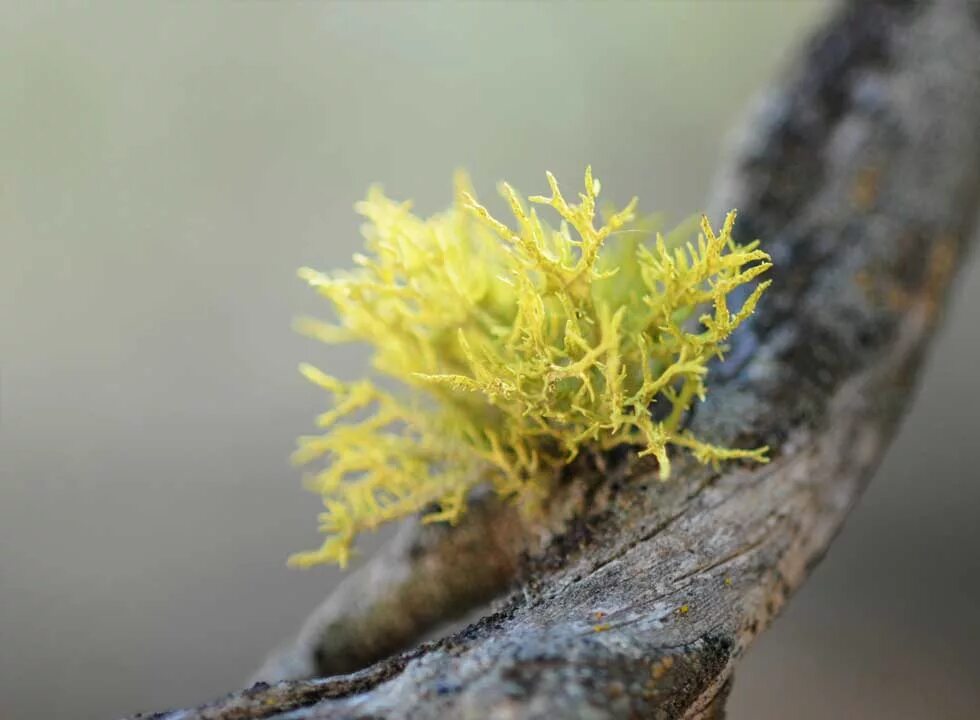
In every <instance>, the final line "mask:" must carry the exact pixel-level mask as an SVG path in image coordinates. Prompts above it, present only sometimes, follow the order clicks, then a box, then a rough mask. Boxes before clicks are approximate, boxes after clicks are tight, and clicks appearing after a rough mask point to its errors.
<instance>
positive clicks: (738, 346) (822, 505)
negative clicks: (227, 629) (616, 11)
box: [154, 0, 980, 720]
mask: <svg viewBox="0 0 980 720" xmlns="http://www.w3.org/2000/svg"><path fill="white" fill-rule="evenodd" d="M714 197H715V200H714V201H713V202H712V205H711V207H712V213H713V214H715V215H718V214H720V212H721V211H722V210H724V209H728V208H730V207H738V208H739V209H740V221H739V223H738V224H737V225H736V229H737V230H738V232H739V233H740V235H741V237H740V239H741V240H746V239H751V238H753V237H761V238H762V239H763V240H764V243H765V248H766V249H767V250H768V251H769V252H770V253H771V254H772V256H773V259H774V261H775V269H774V272H773V279H774V284H773V287H772V288H771V289H770V291H769V293H768V294H767V296H766V298H765V300H764V302H763V303H762V305H761V306H760V309H759V311H758V313H757V314H756V316H755V317H754V318H753V319H752V320H751V322H750V323H748V324H747V325H746V326H743V328H741V329H740V330H739V331H738V333H737V335H736V337H735V338H734V342H733V345H732V350H731V352H730V354H729V356H728V358H727V359H726V361H725V362H723V363H721V364H718V365H716V366H715V367H714V368H713V369H712V375H711V377H710V378H709V387H710V388H711V393H710V396H709V398H708V400H707V401H706V402H704V403H702V404H701V405H700V406H698V408H697V409H696V412H695V414H694V416H693V418H692V419H691V421H690V422H691V423H692V425H693V426H694V427H695V429H696V430H697V433H698V435H699V436H700V437H705V438H707V439H710V440H712V441H714V442H719V443H723V444H735V445H738V446H746V447H748V446H757V445H762V444H765V445H769V446H770V447H771V448H772V453H771V454H772V458H773V460H772V462H771V463H770V464H769V465H766V466H756V465H751V466H749V465H746V466H742V467H739V466H735V465H726V466H725V467H724V468H723V470H722V472H721V473H718V472H714V471H711V470H710V469H707V468H705V467H703V466H700V465H698V464H696V463H695V462H693V461H691V460H690V459H687V458H684V457H678V458H677V462H676V468H675V473H674V476H673V478H672V479H671V480H670V481H669V482H666V483H660V482H658V481H657V480H656V479H655V474H654V473H653V472H652V470H651V468H650V467H649V466H648V465H645V464H644V463H643V462H637V461H636V460H635V459H634V457H633V455H632V453H631V452H629V451H628V450H621V451H617V452H615V453H612V454H611V455H609V456H607V457H602V458H596V459H595V460H594V462H592V463H590V462H588V461H586V460H583V461H582V462H580V463H578V464H577V466H576V467H575V468H570V469H569V472H568V480H567V482H566V483H565V484H564V485H563V486H562V489H561V490H560V491H559V493H558V495H557V496H556V498H555V501H554V507H553V508H552V514H551V516H550V518H549V522H548V523H547V524H546V525H545V526H544V527H537V526H531V525H529V524H527V523H526V522H524V521H522V520H521V519H520V518H519V516H518V514H517V513H515V512H514V511H513V509H512V508H508V507H506V506H501V505H500V504H497V503H493V502H489V503H487V504H486V505H485V506H483V507H482V508H481V509H480V510H479V511H478V512H475V513H473V514H471V515H469V516H468V518H467V519H466V521H464V524H463V525H461V526H460V527H459V528H456V529H452V530H447V529H439V530H425V531H423V532H424V533H430V534H429V535H417V534H413V533H414V532H415V531H412V530H409V531H406V534H405V535H404V536H403V538H402V539H401V540H399V541H398V542H399V543H401V545H395V546H394V547H393V548H392V549H390V550H389V551H388V553H386V554H384V555H382V556H379V557H378V558H376V559H375V560H374V561H373V562H372V563H371V564H369V566H368V567H366V568H365V569H364V570H362V571H360V573H359V574H357V575H354V576H351V578H349V579H348V581H347V582H346V583H345V585H344V587H343V588H342V589H341V590H340V591H339V595H337V596H334V598H332V599H331V600H329V601H328V604H327V605H326V606H325V607H324V608H322V609H321V611H320V612H319V614H318V616H317V618H316V619H314V620H313V621H311V624H310V625H308V627H307V629H306V630H304V633H303V635H302V637H301V640H300V642H299V643H298V644H297V645H295V646H293V648H292V650H291V651H288V652H287V653H285V655H283V656H280V662H278V663H276V662H274V663H272V664H270V665H269V666H267V667H266V669H265V671H264V673H263V674H264V675H265V677H267V678H272V679H278V678H282V677H297V676H306V675H311V674H316V675H320V674H327V673H334V672H346V671H350V670H352V669H354V668H356V667H360V666H362V665H364V664H366V663H368V662H372V661H375V660H378V662H376V663H375V664H373V665H371V666H369V667H366V668H365V669H362V670H357V671H356V672H353V673H351V674H348V675H344V676H340V677H332V678H325V679H320V680H307V681H294V682H282V683H279V684H277V685H274V686H269V685H266V684H263V683H260V684H257V685H256V686H254V687H253V688H251V689H249V690H246V691H243V692H241V693H238V694H235V695H231V696H229V697H227V698H225V699H223V700H221V701H218V702H216V703H213V704H211V705H208V706H205V707H202V708H198V709H196V710H186V711H178V712H175V713H165V714H162V715H158V716H154V717H158V718H166V719H167V720H177V718H181V720H191V719H196V718H202V719H203V718H228V719H231V718H238V719H250V718H283V719H285V718H287V717H288V718H290V719H292V720H301V719H306V718H352V717H358V718H369V717H402V718H445V717H460V718H470V717H472V718H488V717H493V718H545V717H547V718H559V717H561V718H564V717H569V718H571V717H575V718H581V717H588V718H597V719H599V718H633V717H651V718H707V717H718V713H719V712H720V708H721V706H722V705H723V697H724V693H725V692H726V691H727V688H728V687H729V686H730V678H731V673H732V669H733V667H734V664H735V662H736V660H737V659H738V657H739V656H740V655H741V654H742V652H743V651H744V650H745V648H746V647H747V646H748V644H749V643H750V642H751V640H752V639H753V638H754V637H755V635H757V634H758V633H759V632H760V631H761V630H763V629H764V628H765V627H766V625H767V624H768V623H769V622H770V621H771V619H772V618H773V617H774V615H775V614H776V613H777V612H778V611H779V609H780V608H781V606H782V605H783V603H784V602H785V601H786V598H787V597H788V595H789V594H790V593H791V592H792V591H793V590H794V589H795V588H796V587H798V586H799V585H800V584H801V583H802V582H803V580H804V579H805V577H806V575H807V573H808V571H809V570H810V568H812V567H813V565H814V564H815V563H816V562H818V561H819V559H820V557H821V556H822V555H823V553H824V552H825V551H826V549H827V547H828V545H829V543H830V541H831V539H832V538H833V536H834V534H835V533H836V532H837V530H838V528H839V527H840V525H841V523H842V521H843V520H844V518H845V516H846V514H847V512H848V510H849V509H850V507H851V506H852V505H853V503H854V502H855V500H856V499H857V497H858V495H859V494H860V492H861V490H862V488H863V486H864V484H865V482H866V479H867V478H868V476H869V473H870V472H871V471H872V470H873V469H874V467H875V466H876V464H877V462H878V460H879V458H880V456H881V454H882V452H883V450H884V448H885V446H886V444H887V442H888V440H889V438H890V437H891V435H892V433H893V431H894V429H895V426H896V423H897V422H898V420H899V418H900V416H901V414H902V412H903V410H904V409H905V407H906V405H907V404H908V401H909V398H910V394H911V391H912V388H913V384H914V379H915V374H916V371H917V369H918V367H919V365H920V362H921V360H922V358H923V354H924V351H925V350H926V348H927V345H928V342H929V338H930V336H931V334H932V331H933V329H934V328H935V326H936V323H937V320H938V317H939V311H940V308H941V306H942V302H943V298H944V296H945V294H946V292H947V289H948V287H949V284H950V281H951V278H952V276H953V274H954V271H955V269H956V268H957V267H958V265H959V264H960V263H961V261H962V255H963V253H964V251H965V250H966V246H967V240H968V239H969V238H970V237H972V235H973V230H974V224H975V221H976V216H977V208H978V200H980V2H978V0H933V1H932V2H926V1H924V0H923V1H918V2H917V1H913V0H901V1H897V0H890V1H886V0H860V1H859V0H855V1H854V2H852V3H850V4H849V5H846V6H844V7H842V8H841V9H840V10H839V11H838V12H837V14H836V15H835V17H834V18H833V19H832V20H831V21H830V22H829V23H828V25H827V26H826V27H825V28H823V29H822V30H820V31H819V32H818V33H817V34H816V36H815V37H814V39H813V40H812V41H811V43H810V44H809V46H808V47H807V48H806V50H805V52H803V53H802V56H801V58H800V60H799V61H798V62H797V64H796V66H795V68H794V69H793V70H792V71H791V72H790V73H789V74H788V75H787V76H786V78H785V79H784V81H783V82H782V83H781V84H780V86H779V87H778V88H777V89H775V90H773V91H772V92H771V93H770V94H769V95H768V96H767V97H766V98H765V100H764V102H763V103H762V104H761V106H760V108H759V110H758V112H757V113H756V115H755V116H754V117H753V118H752V119H751V120H750V122H749V123H748V125H747V127H746V131H745V133H744V137H743V138H742V140H741V142H740V143H739V145H738V147H737V151H736V152H735V154H734V155H733V156H732V158H730V159H729V161H728V162H727V164H726V165H725V167H723V168H722V171H721V173H720V174H719V180H718V183H717V189H716V191H715V194H714ZM467 527H468V529H467ZM483 538H486V540H484V539H483ZM529 542H530V543H531V545H530V547H531V548H532V550H533V552H531V553H530V555H529V556H528V557H525V558H524V559H523V560H522V559H521V558H520V548H522V547H524V546H525V545H526V543H529ZM519 570H520V578H521V579H520V590H519V591H517V592H515V593H514V594H512V595H511V596H510V597H509V598H507V599H506V600H505V601H503V602H502V603H500V604H499V605H498V606H497V607H496V609H495V610H494V612H492V613H490V614H488V615H486V616H485V617H483V618H482V619H481V620H480V621H478V622H476V623H475V624H473V625H470V626H469V627H467V628H466V629H465V630H463V631H461V632H459V633H456V634H454V635H451V636H449V637H446V638H444V639H441V640H438V641H436V642H432V643H427V644H423V645H420V646H418V647H416V648H415V649H413V650H409V651H408V652H405V653H403V654H401V655H396V656H394V657H389V658H388V659H381V658H383V657H384V656H386V655H388V654H389V653H391V652H392V651H394V650H396V649H398V648H401V647H404V646H407V645H408V644H409V643H411V642H412V641H414V640H415V639H416V638H417V637H418V636H419V635H420V634H421V633H423V632H425V631H426V630H428V629H430V628H431V627H432V626H433V625H434V624H435V623H436V622H438V621H440V620H442V619H445V618H446V616H447V615H451V614H459V613H461V612H463V611H465V610H466V609H467V608H469V607H471V606H473V605H475V604H479V603H481V602H484V601H485V600H486V599H487V598H488V597H490V596H492V595H494V594H495V593H496V592H497V591H498V590H500V589H502V588H504V587H505V586H507V585H508V584H509V583H511V582H512V581H513V579H514V577H515V573H518V571H519ZM378 578H386V579H385V580H383V581H379V580H378ZM283 658H285V659H283Z"/></svg>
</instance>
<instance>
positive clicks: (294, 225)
mask: <svg viewBox="0 0 980 720" xmlns="http://www.w3.org/2000/svg"><path fill="white" fill-rule="evenodd" d="M827 9H828V5H827V4H826V3H823V2H807V1H803V0H797V1H796V2H775V1H773V2H734V1H731V0H720V1H719V2H708V1H701V2H680V1H676V2H667V1H665V2H652V3H647V4H602V5H601V6H600V5H590V4H558V3H543V4H535V5H531V4H523V3H514V4H493V3H481V4H450V3H448V2H446V3H427V4H405V3H394V2H392V3H382V4H373V3H366V2H362V3H346V4H345V3H339V2H338V3H333V2H305V3H285V2H234V3H231V2H207V3H205V2H196V3H191V2H167V3H132V2H115V3H110V2H86V3H80V2H77V3H72V2H59V3H46V2H38V1H32V2H27V1H22V2H14V1H12V0H5V1H4V2H0V718H2V720H20V719H22V718H75V719H82V720H84V719H85V718H109V717H113V716H118V715H121V714H125V713H131V712H135V711H138V710H158V709H163V708H166V707H172V706H178V705H186V704H189V703H197V702H201V701H204V700H208V699H211V698H213V697H214V696H217V695H219V694H222V693H224V692H226V691H230V690H232V689H235V688H236V687H237V686H239V685H240V684H241V683H242V682H243V681H244V680H245V679H246V678H247V677H248V675H249V674H250V673H251V672H252V671H253V670H255V669H256V667H257V666H258V664H259V662H260V660H261V659H262V657H263V655H264V654H265V653H266V652H267V651H269V650H270V649H271V648H272V647H274V646H275V645H277V644H278V643H279V642H281V641H282V640H284V639H285V638H286V637H288V636H289V635H291V634H292V633H293V632H294V631H295V630H296V629H297V628H298V627H299V625H300V623H301V622H302V620H303V619H304V617H305V616H306V614H307V613H308V612H309V611H310V610H311V609H312V608H313V607H314V606H315V605H316V604H317V603H318V601H319V600H320V599H321V598H322V597H323V596H324V594H325V593H326V592H327V591H328V590H329V588H330V587H331V586H332V585H333V584H334V583H336V582H337V580H338V579H339V577H340V572H339V571H337V570H335V569H330V568H327V569H319V570H315V571H309V572H301V571H297V570H289V569H287V568H286V566H285V558H286V556H287V555H288V554H289V553H291V552H293V551H296V550H300V549H306V548H309V547H313V546H315V545H317V544H318V543H319V538H318V536H317V534H316V529H315V515H316V513H317V512H318V509H319V503H318V500H317V499H316V498H315V497H314V496H312V495H308V494H307V493H305V492H304V491H303V490H302V489H301V486H300V478H299V473H298V472H297V471H295V470H293V469H292V468H290V467H289V465H288V463H287V459H286V458H287V456H288V454H289V452H290V450H291V448H292V444H293V438H294V437H295V436H297V435H299V434H302V433H304V432H307V431H308V430H309V429H311V427H312V418H313V417H314V415H315V414H316V413H317V412H319V411H320V410H321V409H322V401H323V398H322V397H321V396H320V394H318V393H317V392H315V391H314V390H313V389H312V388H311V387H308V386H307V385H306V384H305V382H304V381H302V380H301V379H300V377H299V375H298V374H297V373H296V365H297V363H298V362H299V361H301V360H311V361H314V362H317V363H318V364H321V365H322V366H325V367H328V368H329V369H331V370H333V371H334V372H336V373H338V374H340V375H348V376H350V375H352V374H353V373H355V372H357V371H358V369H359V368H358V366H359V364H360V362H361V359H362V358H361V356H359V355H358V353H357V352H348V351H346V350H335V349H330V348H326V347H325V346H318V345H316V344H314V343H313V342H311V341H308V340H305V339H303V338H300V337H299V336H297V335H294V334H293V333H292V332H291V330H290V322H291V319H292V318H293V317H294V316H296V315H299V314H304V313H311V312H312V313H316V312H318V311H320V310H323V309H325V307H324V306H323V305H321V304H320V303H318V302H317V300H316V298H315V297H313V295H312V293H310V292H309V291H308V290H307V289H306V288H304V286H303V284H302V283H301V282H299V281H298V280H297V279H296V277H295V269H296V268H297V267H299V266H301V265H306V264H309V265H313V266H315V267H318V268H322V269H328V268H332V267H343V266H345V265H347V264H348V263H349V258H350V255H351V253H352V252H354V251H355V250H356V249H357V248H358V247H359V245H360V239H359V236H358V234H357V227H358V220H357V218H356V216H355V215H354V213H353V211H352V205H353V203H354V202H355V201H356V200H358V199H359V198H360V197H361V196H362V195H363V193H364V191H365V189H366V188H367V186H368V184H369V183H371V182H373V181H382V182H384V184H385V187H386V189H387V190H388V191H389V192H390V193H391V194H392V195H394V196H396V197H413V198H415V200H416V201H417V208H418V209H419V210H420V211H422V212H424V213H428V212H431V211H435V210H437V209H439V208H441V207H443V206H444V205H446V204H447V203H448V202H449V200H450V178H451V174H452V171H453V169H454V168H456V167H458V166H464V167H467V168H469V169H470V171H471V172H472V175H473V177H474V180H475V182H476V185H477V188H478V189H480V190H482V192H483V194H484V196H487V195H490V194H491V193H492V188H493V184H494V183H495V182H496V181H497V180H498V179H500V178H507V179H509V180H511V181H512V182H513V183H514V184H515V185H517V187H519V188H521V189H522V190H523V191H525V192H538V191H540V190H543V189H544V188H545V185H544V177H543V172H544V170H545V169H550V170H553V171H555V172H556V173H557V174H558V176H559V178H564V179H565V180H566V182H568V183H574V182H577V181H578V179H579V178H580V176H581V172H582V169H583V167H584V166H585V164H586V163H592V164H593V165H594V166H595V169H596V173H597V174H598V175H599V176H600V177H601V178H602V180H603V187H604V192H606V193H607V194H609V195H610V196H611V197H612V198H613V199H615V200H616V201H618V202H622V201H624V200H626V199H628V197H629V196H630V195H632V194H634V193H638V194H639V195H640V197H641V207H643V208H646V209H648V210H653V209H661V210H664V211H666V212H667V214H668V217H669V218H670V219H674V220H676V219H679V218H682V217H684V216H686V215H688V214H690V213H692V212H695V211H697V210H698V209H700V206H701V203H702V202H703V200H704V198H705V195H706V191H707V188H708V185H709V182H710V177H711V172H712V169H713V167H714V166H715V164H716V162H717V159H718V157H719V153H720V149H721V147H722V144H723V141H724V139H725V135H726V132H727V131H728V130H729V128H731V127H732V126H733V124H734V123H735V122H736V121H737V120H738V119H739V118H740V117H741V116H742V114H743V112H744V111H745V109H746V107H747V104H748V103H749V101H750V100H751V98H752V97H753V95H754V94H755V93H756V92H757V91H758V90H759V89H761V88H763V87H764V86H765V85H766V83H767V82H768V81H769V80H770V79H771V78H772V77H773V75H774V74H775V73H776V72H777V69H778V68H779V66H780V61H781V60H783V59H785V58H786V56H787V53H788V52H790V50H791V49H792V48H794V47H797V46H798V44H799V42H800V40H801V38H802V37H804V36H805V35H806V33H807V32H808V30H809V29H810V28H812V27H813V25H814V23H815V22H817V21H818V20H819V18H820V17H821V16H822V15H823V14H824V13H825V12H826V11H827ZM956 296H957V297H956V299H955V302H954V304H953V307H952V311H951V312H950V313H949V316H948V322H947V325H946V327H945V330H944V332H943V334H942V337H941V340H940V342H939V343H938V344H937V346H936V349H935V351H934V353H933V356H932V361H931V363H930V364H929V366H928V370H927V372H926V373H925V377H924V378H923V384H922V388H921V392H920V394H919V397H918V400H917V402H916V404H915V406H914V408H913V411H912V413H911V414H910V416H909V418H908V420H907V422H906V423H905V425H904V427H903V430H902V432H901V434H900V436H899V437H898V439H897V441H896V442H895V445H894V446H893V448H892V450H891V452H890V453H889V455H888V457H887V459H886V461H885V463H884V465H883V466H882V468H881V471H880V473H879V475H878V477H877V478H876V480H875V482H874V483H873V484H872V485H871V488H870V490H869V492H868V493H867V495H866V496H865V497H864V500H863V502H862V504H861V505H860V507H858V509H857V510H856V512H854V513H853V515H852V516H851V518H850V520H849V522H848V524H847V527H846V528H845V530H844V532H843V534H842V535H841V537H840V538H839V540H838V541H837V543H836V544H835V545H834V547H833V549H832V551H831V552H830V554H829V556H828V557H827V559H826V560H825V561H824V563H823V564H822V565H821V566H820V567H819V569H818V570H817V571H816V573H815V575H814V577H813V578H812V580H811V581H810V582H809V583H808V584H807V585H806V586H805V588H804V589H803V590H802V591H801V592H800V593H799V595H798V596H797V598H796V600H795V602H793V603H791V605H790V606H789V609H788V611H787V612H786V613H785V615H784V616H783V617H782V618H781V619H780V620H779V621H778V622H777V623H776V625H775V626H774V628H773V629H772V630H771V631H770V632H768V633H767V634H765V635H764V636H763V637H762V639H761V640H760V641H759V642H758V644H757V645H756V646H754V647H753V649H752V651H751V652H750V654H749V656H748V658H747V660H746V661H745V662H744V663H743V664H742V665H741V666H740V669H739V673H738V676H737V682H736V684H735V691H734V696H733V699H732V703H731V717H732V718H734V719H735V720H745V719H749V718H751V719H769V718H788V717H793V718H826V717H839V718H888V719H889V720H895V719H896V718H975V717H977V714H976V713H977V710H976V708H977V707H978V706H980V659H978V656H977V647H978V646H980V614H978V613H977V608H978V591H980V524H978V523H977V520H976V517H977V507H978V503H980V482H977V480H978V475H980V471H978V470H977V468H978V467H980V443H978V442H976V433H977V431H976V428H977V426H978V421H980V413H978V409H977V408H978V407H980V384H978V383H977V381H976V374H975V367H976V363H977V360H976V358H977V347H978V344H980V325H978V323H977V321H976V317H977V312H978V310H980V264H978V263H974V264H973V265H972V266H971V267H970V268H969V269H967V270H966V271H965V272H964V273H963V275H962V277H961V282H960V284H959V286H958V289H957V292H956ZM375 542H376V539H375ZM367 545H368V546H370V545H371V543H370V542H369V543H367Z"/></svg>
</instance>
